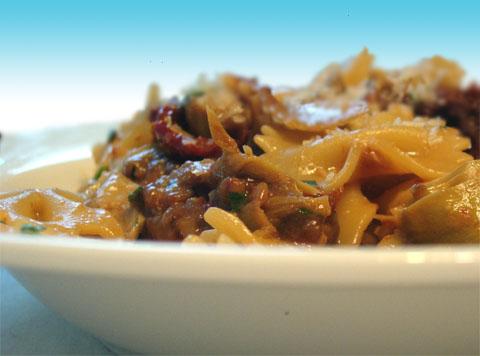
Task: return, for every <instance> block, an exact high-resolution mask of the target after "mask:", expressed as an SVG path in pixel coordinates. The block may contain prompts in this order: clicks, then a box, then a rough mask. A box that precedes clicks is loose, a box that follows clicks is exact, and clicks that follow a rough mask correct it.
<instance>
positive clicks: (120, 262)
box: [0, 234, 480, 288]
mask: <svg viewBox="0 0 480 356" xmlns="http://www.w3.org/2000/svg"><path fill="white" fill-rule="evenodd" d="M0 264H1V265H3V266H5V267H7V268H10V269H13V270H16V269H20V270H30V271H31V270H36V271H38V272H48V273H67V274H72V275H79V274H80V275H90V276H91V275H94V276H99V277H100V276H102V277H112V278H120V279H151V280H156V281H158V280H162V281H189V282H193V283H195V282H198V283H221V284H249V285H258V284H262V285H270V286H272V285H275V286H312V287H313V286H339V287H341V286H344V287H359V286H418V285H430V286H431V285H438V286H446V285H472V286H476V287H477V288H478V286H479V284H480V247H478V246H475V245H464V246H458V245H455V246H453V245H446V246H445V245H444V246H439V245H436V246H433V245H429V246H426V245H421V246H402V247H400V248H393V249H391V248H378V247H361V248H358V247H338V246H336V247H274V246H249V247H242V246H235V245H186V244H180V243H166V242H149V241H125V240H116V241H112V240H99V239H91V238H81V237H80V238H68V237H67V238H66V237H58V236H41V237H39V236H25V235H21V234H3V235H0Z"/></svg>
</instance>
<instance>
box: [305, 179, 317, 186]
mask: <svg viewBox="0 0 480 356" xmlns="http://www.w3.org/2000/svg"><path fill="white" fill-rule="evenodd" d="M303 183H305V184H308V185H311V186H312V187H316V186H317V182H315V181H314V180H304V181H303Z"/></svg>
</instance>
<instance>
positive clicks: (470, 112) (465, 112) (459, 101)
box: [415, 84, 480, 158]
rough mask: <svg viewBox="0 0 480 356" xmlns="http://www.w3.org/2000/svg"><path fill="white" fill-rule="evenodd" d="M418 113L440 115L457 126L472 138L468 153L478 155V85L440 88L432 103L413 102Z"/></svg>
mask: <svg viewBox="0 0 480 356" xmlns="http://www.w3.org/2000/svg"><path fill="white" fill-rule="evenodd" d="M415 112H416V113H417V114H419V115H426V116H440V117H442V118H444V119H446V120H447V124H448V125H449V126H453V127H458V128H459V129H460V130H461V131H462V133H463V134H464V135H466V136H468V137H470V139H471V140H472V149H471V150H470V153H471V154H472V155H473V156H474V157H475V158H479V157H480V140H479V137H480V85H478V84H471V85H470V86H469V87H467V88H466V89H442V90H440V91H439V93H438V99H437V101H436V102H433V103H426V102H419V103H415Z"/></svg>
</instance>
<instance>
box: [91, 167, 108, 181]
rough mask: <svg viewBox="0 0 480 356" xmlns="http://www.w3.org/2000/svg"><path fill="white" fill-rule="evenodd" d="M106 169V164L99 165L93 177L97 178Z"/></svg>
mask: <svg viewBox="0 0 480 356" xmlns="http://www.w3.org/2000/svg"><path fill="white" fill-rule="evenodd" d="M106 170H108V167H107V166H100V168H98V170H97V172H96V173H95V175H94V176H93V179H95V180H98V178H100V177H101V176H102V173H103V172H105V171H106Z"/></svg>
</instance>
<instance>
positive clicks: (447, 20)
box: [0, 0, 480, 131]
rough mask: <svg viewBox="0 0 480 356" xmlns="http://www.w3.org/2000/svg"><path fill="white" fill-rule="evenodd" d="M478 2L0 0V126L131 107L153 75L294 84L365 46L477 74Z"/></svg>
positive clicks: (111, 113)
mask: <svg viewBox="0 0 480 356" xmlns="http://www.w3.org/2000/svg"><path fill="white" fill-rule="evenodd" d="M479 17H480V1H455V2H452V1H445V2H442V1H423V2H420V1H328V2H322V1H299V0H297V1H288V2H274V1H263V2H260V1H247V0H244V1H168V2H167V1H165V2H163V1H129V2H127V1H85V0H84V1H6V0H2V1H0V129H3V130H6V131H14V130H18V129H19V128H23V127H26V126H30V127H37V126H45V125H50V124H59V123H62V124H65V123H73V122H78V121H93V120H111V119H115V118H117V119H118V118H124V117H127V116H129V115H130V114H131V113H132V112H133V111H134V110H136V109H137V108H138V107H140V106H141V105H142V103H143V96H144V93H145V90H146V86H147V85H148V84H149V83H150V82H152V81H157V82H159V83H160V84H161V86H162V88H163V92H164V93H166V95H170V94H172V93H175V92H177V91H178V90H179V89H181V88H182V87H185V86H186V85H188V84H189V83H190V82H192V81H193V80H194V79H195V78H196V76H197V75H198V74H199V73H201V72H204V73H207V74H210V75H212V74H215V73H218V72H223V71H235V72H239V73H241V74H245V75H257V76H259V78H260V79H261V80H262V81H264V82H267V83H272V84H282V83H288V84H302V83H305V82H307V81H308V80H309V79H310V78H311V77H312V76H313V75H314V74H315V73H316V72H317V71H318V70H319V69H320V68H321V67H322V66H324V65H325V64H327V63H329V62H331V61H334V60H342V59H344V58H346V57H349V56H351V55H353V54H355V53H357V52H358V51H359V50H361V49H362V48H363V47H364V46H367V47H368V48H369V49H370V50H371V51H372V52H373V53H374V54H376V56H377V63H378V64H380V65H384V66H387V67H394V66H400V65H406V64H409V63H412V62H415V61H416V60H418V59H419V58H421V57H426V56H431V55H433V54H442V55H444V56H447V57H450V58H454V59H456V60H458V61H459V62H460V63H461V64H462V65H463V66H464V67H465V68H466V69H467V70H468V72H469V77H470V78H477V79H478V78H480V64H479V54H480V45H479V43H480V40H479V38H480V21H479Z"/></svg>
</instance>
